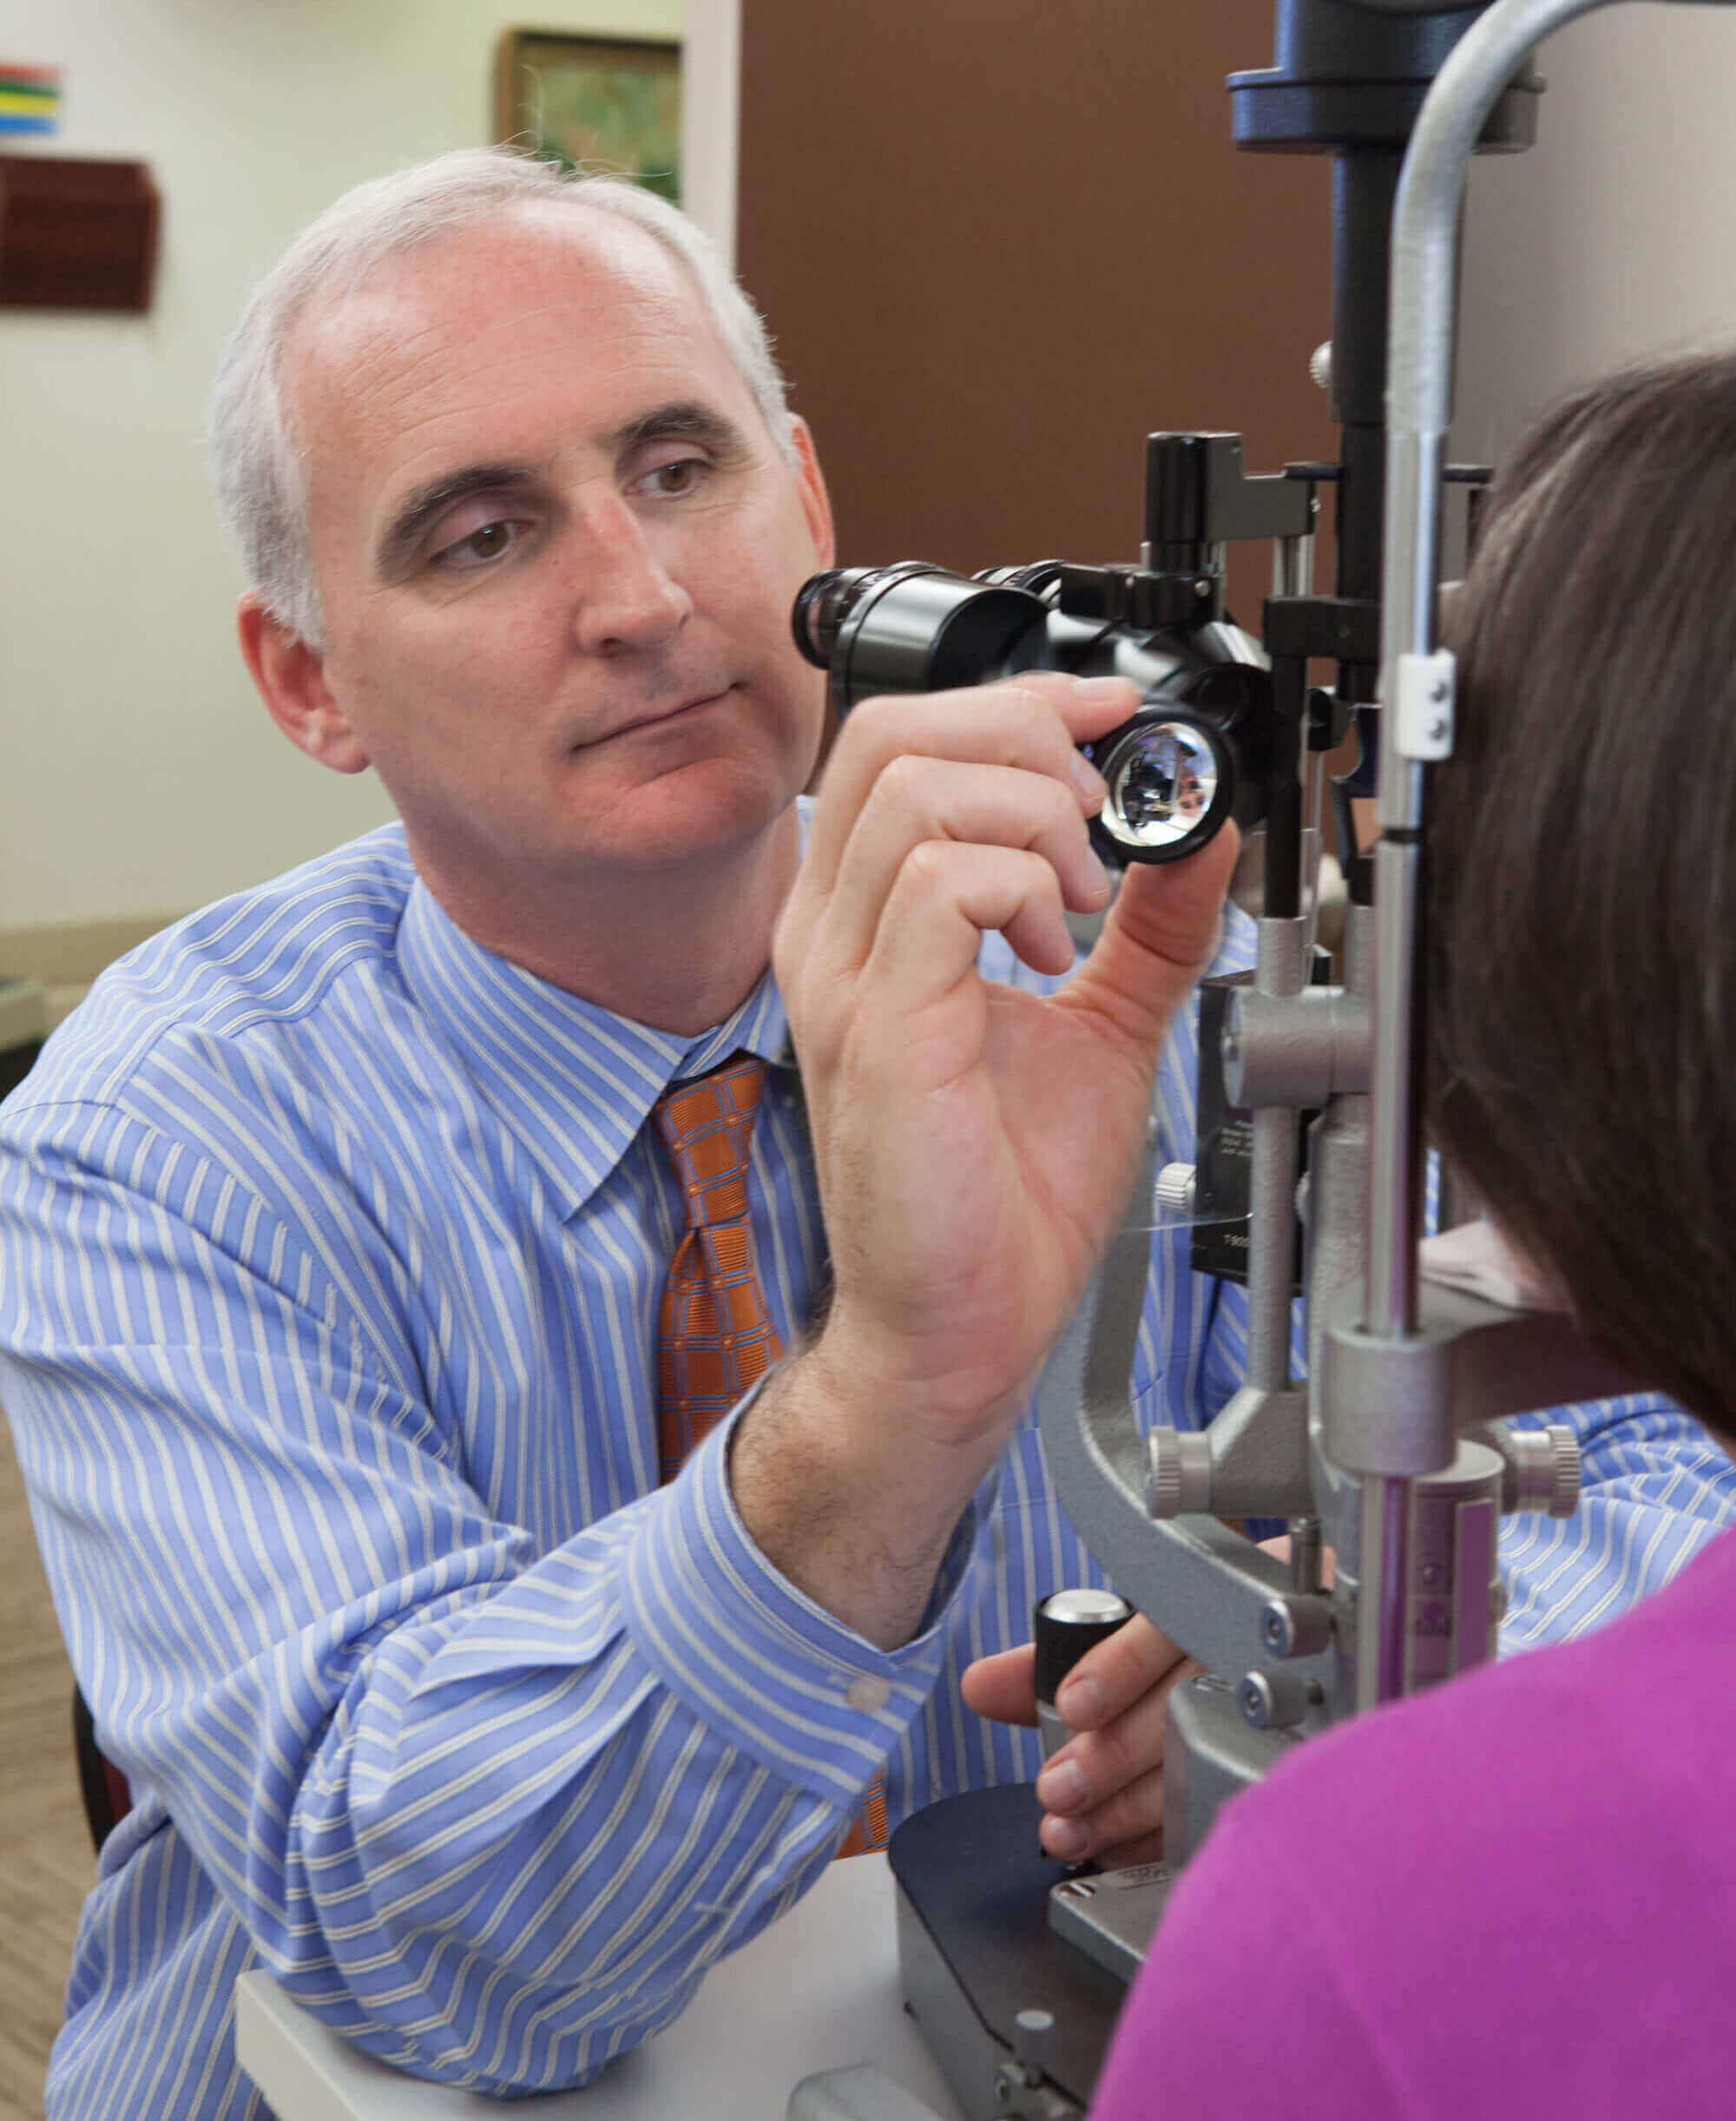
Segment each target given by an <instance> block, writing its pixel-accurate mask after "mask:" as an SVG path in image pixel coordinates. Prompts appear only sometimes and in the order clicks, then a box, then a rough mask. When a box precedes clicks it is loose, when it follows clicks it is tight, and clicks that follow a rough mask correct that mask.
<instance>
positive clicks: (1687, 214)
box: [1455, 6, 1736, 457]
mask: <svg viewBox="0 0 1736 2121" xmlns="http://www.w3.org/2000/svg"><path fill="white" fill-rule="evenodd" d="M1538 64H1539V66H1540V68H1541V69H1542V73H1543V75H1544V76H1545V79H1546V80H1547V82H1548V83H1549V88H1548V92H1547V93H1546V94H1545V96H1544V97H1543V99H1542V105H1541V107H1540V112H1539V121H1538V144H1537V145H1536V147H1535V148H1532V149H1531V150H1530V151H1529V153H1528V154H1525V155H1516V156H1514V157H1512V158H1510V159H1509V158H1504V157H1499V156H1491V157H1489V158H1486V159H1484V160H1483V161H1480V162H1478V163H1477V164H1476V168H1474V170H1473V173H1472V179H1471V186H1470V200H1469V207H1468V212H1467V215H1466V234H1465V276H1464V320H1463V331H1462V333H1461V337H1460V346H1461V348H1462V353H1461V359H1460V382H1459V391H1458V409H1459V417H1458V420H1457V426H1456V429H1455V443H1456V447H1457V451H1458V453H1460V454H1461V455H1462V456H1464V457H1470V456H1471V455H1473V454H1476V455H1481V454H1483V453H1486V452H1488V451H1490V450H1491V449H1496V448H1498V447H1499V446H1500V445H1502V444H1503V443H1505V442H1506V441H1508V440H1509V439H1510V438H1512V436H1513V434H1514V432H1515V431H1516V427H1517V426H1518V425H1519V424H1520V423H1521V422H1522V420H1523V419H1524V418H1527V417H1528V416H1529V414H1530V413H1532V412H1535V411H1536V410H1537V409H1539V408H1540V407H1541V406H1542V405H1544V404H1546V403H1547V402H1548V401H1549V399H1551V398H1553V397H1555V396H1556V395H1557V394H1558V393H1559V392H1562V390H1564V389H1565V388H1567V387H1568V385H1570V384H1572V383H1573V382H1575V380H1577V379H1581V378H1584V377H1589V376H1593V375H1595V374H1597V373H1598V372H1600V371H1601V370H1603V369H1607V368H1609V367H1613V366H1616V365H1617V364H1618V363H1621V362H1623V361H1627V360H1629V359H1634V358H1635V357H1637V356H1639V355H1641V354H1644V353H1647V352H1653V351H1660V350H1662V349H1664V348H1667V347H1678V346H1687V345H1690V344H1693V343H1696V342H1701V341H1706V340H1713V341H1718V342H1728V341H1730V340H1732V339H1736V215H1733V214H1732V210H1731V203H1730V202H1731V200H1732V198H1733V196H1736V128H1733V127H1732V125H1731V122H1730V109H1731V99H1732V93H1733V90H1736V16H1733V15H1732V13H1731V10H1729V9H1727V8H1721V7H1707V8H1699V7H1633V6H1627V7H1611V8H1608V9H1606V10H1602V11H1601V12H1600V13H1598V14H1595V15H1593V16H1588V17H1587V18H1585V19H1583V20H1581V21H1580V22H1577V23H1574V24H1572V25H1571V26H1570V27H1569V28H1568V29H1566V30H1562V32H1561V33H1560V35H1559V36H1555V37H1552V38H1551V39H1550V40H1549V43H1547V44H1545V45H1544V46H1543V47H1542V50H1541V52H1540V54H1539V56H1538Z"/></svg>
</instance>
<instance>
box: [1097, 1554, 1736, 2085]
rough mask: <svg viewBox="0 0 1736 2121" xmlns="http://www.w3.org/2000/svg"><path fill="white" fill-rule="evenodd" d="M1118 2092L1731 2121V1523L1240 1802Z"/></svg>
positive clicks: (1162, 1960)
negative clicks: (1582, 1629) (1616, 1614)
mask: <svg viewBox="0 0 1736 2121" xmlns="http://www.w3.org/2000/svg"><path fill="white" fill-rule="evenodd" d="M1098 2094H1099V2096H1098V2098H1097V2102H1096V2104H1095V2106H1094V2108H1093V2110H1092V2114H1093V2121H1144V2118H1146V2117H1150V2118H1152V2121H1158V2118H1160V2117H1161V2121H1210V2118H1211V2117H1213V2116H1219V2115H1224V2116H1228V2115H1236V2116H1239V2117H1240V2116H1266V2115H1278V2114H1284V2113H1291V2114H1307V2115H1315V2114H1318V2115H1323V2116H1330V2117H1331V2118H1332V2121H1351V2118H1352V2117H1355V2116H1358V2115H1375V2114H1378V2115H1385V2116H1402V2117H1404V2121H1423V2117H1425V2116H1427V2117H1430V2118H1432V2117H1437V2116H1438V2117H1440V2118H1441V2121H1499V2117H1502V2116H1505V2115H1511V2116H1514V2117H1516V2118H1522V2121H1550V2118H1551V2117H1553V2116H1555V2115H1561V2116H1564V2117H1566V2116H1571V2117H1572V2118H1573V2121H1595V2117H1598V2116H1608V2117H1610V2121H1615V2118H1616V2117H1620V2121H1637V2118H1638V2117H1641V2116H1650V2115H1654V2114H1656V2115H1662V2116H1667V2117H1669V2121H1697V2118H1699V2117H1706V2121H1710V2118H1711V2117H1713V2116H1716V2117H1719V2121H1727V2118H1728V2117H1729V2116H1731V2115H1736V1532H1733V1533H1726V1535H1724V1536H1723V1537H1722V1538H1720V1539H1719V1540H1718V1541H1717V1542H1716V1543H1715V1544H1714V1545H1713V1546H1712V1547H1711V1548H1710V1549H1709V1550H1708V1551H1706V1553H1705V1554H1704V1555H1703V1556H1702V1557H1701V1558H1700V1559H1698V1560H1697V1561H1696V1562H1694V1563H1693V1564H1692V1565H1691V1566H1690V1567H1689V1568H1688V1569H1687V1570H1686V1571H1684V1573H1683V1574H1682V1575H1681V1576H1680V1578H1678V1579H1677V1581H1676V1582H1675V1583H1674V1584H1671V1585H1670V1586H1669V1588H1668V1589H1667V1590H1665V1591H1660V1592H1659V1593H1658V1594H1657V1595H1656V1596H1655V1597H1653V1598H1650V1599H1648V1600H1647V1602H1646V1603H1645V1604H1643V1605H1641V1606H1639V1607H1637V1608H1636V1609H1635V1610H1634V1611H1633V1612H1631V1613H1629V1614H1628V1615H1627V1616H1626V1617H1624V1618H1623V1619H1621V1620H1620V1621H1618V1622H1616V1623H1615V1624H1613V1625H1612V1626H1610V1627H1608V1628H1607V1629H1604V1630H1601V1632H1599V1633H1598V1634H1596V1635H1595V1636H1592V1637H1587V1638H1586V1639H1585V1640H1584V1641H1582V1642H1576V1643H1568V1644H1567V1645H1565V1646H1564V1647H1562V1648H1560V1649H1555V1650H1540V1651H1538V1652H1536V1653H1535V1654H1534V1655H1531V1656H1527V1657H1516V1658H1514V1659H1512V1660H1510V1661H1509V1662H1508V1663H1503V1664H1500V1665H1496V1666H1491V1667H1489V1669H1487V1670H1483V1671H1482V1672H1479V1673H1477V1674H1476V1675H1475V1676H1472V1677H1470V1678H1469V1679H1465V1680H1462V1681H1459V1682H1457V1683H1454V1684H1452V1685H1450V1686H1446V1687H1443V1688H1441V1689H1439V1690H1437V1691H1435V1692H1433V1693H1430V1694H1428V1695H1425V1696H1421V1697H1419V1698H1417V1699H1415V1700H1412V1701H1409V1702H1404V1703H1397V1704H1395V1705H1394V1706H1393V1707H1392V1708H1391V1709H1381V1710H1378V1711H1377V1712H1376V1713H1375V1714H1373V1715H1371V1716H1365V1717H1362V1718H1358V1720H1357V1721H1356V1722H1353V1723H1351V1724H1349V1725H1346V1726H1345V1727H1344V1728H1342V1729H1338V1730H1334V1731H1332V1732H1330V1733H1328V1734H1326V1735H1325V1736H1322V1737H1319V1738H1316V1739H1312V1740H1311V1741H1309V1742H1307V1743H1306V1744H1305V1745H1303V1746H1301V1747H1299V1749H1298V1750H1297V1752H1296V1755H1295V1756H1294V1757H1293V1758H1292V1759H1290V1760H1286V1762H1284V1764H1283V1766H1282V1767H1281V1768H1280V1769H1279V1770H1278V1771H1277V1773H1276V1774H1274V1775H1272V1777H1271V1778H1270V1780H1269V1781H1268V1782H1266V1784H1265V1785H1264V1786H1263V1787H1262V1788H1259V1789H1257V1790H1254V1791H1252V1792H1250V1793H1249V1794H1248V1795H1246V1796H1244V1797H1241V1798H1239V1799H1238V1800H1237V1801H1236V1802H1235V1803H1234V1804H1233V1805H1232V1806H1231V1807H1229V1808H1228V1809H1227V1810H1226V1813H1225V1815H1224V1816H1223V1817H1222V1819H1221V1820H1220V1822H1219V1824H1218V1826H1217V1827H1216V1828H1215V1829H1214V1830H1213V1834H1211V1836H1210V1838H1209V1839H1208V1841H1207V1843H1206V1846H1205V1847H1204V1848H1202V1849H1201V1850H1200V1854H1199V1855H1198V1856H1197V1857H1196V1858H1195V1860H1194V1861H1193V1863H1192V1864H1191V1865H1190V1866H1189V1867H1188V1870H1187V1875H1186V1877H1185V1879H1184V1880H1183V1881H1182V1883H1181V1885H1180V1887H1178V1888H1177V1891H1176V1894H1175V1897H1174V1900H1172V1902H1171V1904H1170V1908H1169V1912H1168V1914H1167V1918H1166V1920H1165V1921H1164V1924H1163V1927H1162V1929H1161V1932H1160V1933H1159V1936H1158V1940H1157V1942H1156V1945H1155V1946H1154V1950H1153V1953H1152V1956H1151V1958H1150V1959H1149V1960H1148V1961H1147V1965H1146V1967H1145V1970H1144V1972H1143V1973H1142V1974H1141V1977H1140V1979H1139V1981H1138V1982H1137V1984H1136V1985H1135V1986H1134V1991H1133V1993H1132V1996H1131V1997H1130V1999H1129V2000H1128V2007H1127V2010H1126V2012H1125V2014H1124V2015H1123V2017H1122V2019H1121V2027H1120V2030H1119V2032H1118V2033H1117V2036H1116V2039H1115V2045H1114V2047H1113V2048H1112V2050H1111V2052H1110V2055H1109V2058H1108V2063H1107V2064H1106V2065H1105V2068H1104V2072H1103V2076H1102V2078H1101V2083H1100V2085H1099V2086H1098Z"/></svg>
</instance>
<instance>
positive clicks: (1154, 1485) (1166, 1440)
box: [1145, 1429, 1212, 1518]
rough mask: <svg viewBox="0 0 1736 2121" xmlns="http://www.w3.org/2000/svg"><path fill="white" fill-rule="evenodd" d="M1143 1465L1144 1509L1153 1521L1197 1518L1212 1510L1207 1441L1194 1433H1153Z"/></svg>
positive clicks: (1210, 1448) (1210, 1470) (1190, 1431)
mask: <svg viewBox="0 0 1736 2121" xmlns="http://www.w3.org/2000/svg"><path fill="white" fill-rule="evenodd" d="M1146 1463H1147V1467H1148V1468H1149V1471H1148V1472H1147V1479H1146V1493H1145V1500H1146V1508H1147V1510H1148V1511H1149V1512H1151V1514H1152V1516H1153V1517H1157V1518H1167V1517H1197V1516H1199V1515H1200V1514H1201V1513H1202V1512H1205V1511H1207V1510H1209V1509H1210V1508H1211V1506H1212V1446H1211V1441H1210V1439H1209V1438H1207V1436H1205V1435H1204V1434H1202V1433H1200V1432H1199V1431H1197V1430H1193V1429H1154V1430H1153V1431H1152V1432H1151V1433H1150V1435H1149V1436H1147V1439H1146Z"/></svg>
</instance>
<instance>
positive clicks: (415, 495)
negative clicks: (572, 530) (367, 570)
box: [374, 464, 536, 581]
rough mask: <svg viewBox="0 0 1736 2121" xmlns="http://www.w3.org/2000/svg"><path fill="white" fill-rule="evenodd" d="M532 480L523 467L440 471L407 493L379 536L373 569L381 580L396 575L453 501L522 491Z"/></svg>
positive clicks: (528, 469)
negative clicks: (485, 494) (484, 494)
mask: <svg viewBox="0 0 1736 2121" xmlns="http://www.w3.org/2000/svg"><path fill="white" fill-rule="evenodd" d="M535 478H536V471H535V470H534V468H533V467H532V466H531V465H529V464H465V465H464V468H463V469H462V470H461V471H444V472H443V473H442V474H441V475H440V477H439V478H431V479H429V480H428V481H427V483H426V484H424V485H420V486H416V487H413V488H412V489H411V491H410V492H409V493H407V494H406V495H405V496H404V499H403V500H402V502H400V503H399V504H398V508H397V510H395V511H394V513H393V515H392V518H391V522H390V523H389V524H387V525H386V527H385V530H384V531H383V532H382V533H381V536H380V540H379V543H378V548H377V549H376V550H375V554H374V566H375V569H376V570H377V571H378V574H379V575H380V576H381V578H382V579H383V580H387V581H389V580H390V579H391V577H392V576H394V575H396V574H398V572H399V571H400V570H402V568H403V567H404V564H405V563H406V562H407V561H408V560H409V559H410V557H411V554H412V553H413V552H414V551H415V550H416V548H417V545H418V543H419V542H420V541H421V538H422V537H423V535H424V532H425V531H426V530H427V529H428V526H429V524H431V523H433V522H435V521H436V520H437V518H438V517H440V516H441V515H443V514H444V511H445V510H447V509H449V508H450V507H451V505H452V504H453V503H454V502H455V501H465V500H468V499H469V498H470V496H471V495H472V494H473V493H497V492H499V491H501V490H502V489H503V488H506V489H509V490H510V489H513V488H518V489H522V488H523V487H525V486H528V485H529V484H531V483H532V482H533V481H534V480H535Z"/></svg>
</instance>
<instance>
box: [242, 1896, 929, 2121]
mask: <svg viewBox="0 0 1736 2121" xmlns="http://www.w3.org/2000/svg"><path fill="white" fill-rule="evenodd" d="M235 2041H236V2046H237V2049H238V2051H239V2053H240V2060H241V2066H242V2067H243V2069H245V2070H246V2071H247V2072H248V2073H249V2074H250V2075H251V2076H252V2078H253V2081H254V2082H255V2083H256V2084H257V2085H259V2087H260V2090H261V2091H263V2092H264V2093H265V2095H266V2098H267V2099H268V2100H269V2101H270V2102H271V2104H272V2105H273V2108H274V2109H275V2110H276V2111H277V2114H278V2117H279V2121H501V2117H502V2116H503V2114H523V2115H524V2116H525V2117H526V2121H530V2118H531V2117H533V2116H534V2117H535V2118H536V2121H783V2117H784V2110H785V2107H786V2105H787V2103H788V2100H789V2097H790V2093H791V2092H792V2091H793V2090H794V2088H795V2086H796V2085H797V2084H798V2083H799V2082H800V2080H801V2079H802V2078H804V2077H807V2076H810V2075H812V2072H815V2071H817V2070H835V2069H846V2068H848V2067H850V2066H851V2065H852V2064H855V2063H861V2062H872V2063H875V2064H876V2065H878V2067H879V2068H880V2069H882V2070H884V2072H885V2073H886V2074H887V2075H888V2076H889V2077H891V2078H895V2079H896V2080H897V2081H898V2083H899V2084H901V2085H904V2087H905V2089H906V2090H907V2091H912V2092H914V2093H915V2094H916V2095H917V2097H918V2098H923V2099H926V2100H927V2102H928V2104H929V2105H930V2106H932V2107H933V2108H934V2110H935V2112H936V2113H937V2115H940V2116H944V2121H963V2117H962V2115H961V2112H960V2109H959V2107H958V2105H957V2101H956V2100H955V2099H954V2098H953V2097H952V2094H951V2093H950V2091H949V2090H948V2089H947V2085H946V2081H945V2079H944V2078H943V2077H942V2076H941V2074H940V2071H939V2069H938V2067H937V2065H936V2063H935V2061H934V2059H933V2058H932V2057H931V2056H930V2053H929V2052H928V2049H927V2048H926V2047H925V2046H924V2044H923V2040H922V2038H921V2036H920V2034H918V2032H917V2030H916V2027H915V2026H914V2025H912V2024H911V2020H910V2019H908V2018H907V2017H906V2016H905V2015H904V2008H903V2006H902V2003H901V2001H900V1999H899V1993H898V1940H897V1934H896V1929H895V1924H894V1915H893V1887H892V1880H891V1873H890V1872H889V1871H888V1869H887V1867H886V1859H885V1857H884V1855H872V1856H855V1857H852V1858H851V1859H850V1861H847V1862H844V1863H834V1864H832V1866H831V1867H830V1868H829V1869H828V1870H827V1872H826V1873H825V1876H824V1877H823V1878H822V1879H821V1880H820V1881H819V1885H818V1886H816V1887H814V1889H813V1891H812V1893H810V1894H808V1895H807V1897H806V1900H802V1901H800V1902H799V1904H798V1905H797V1906H796V1907H793V1908H792V1909H791V1911H790V1913H789V1914H786V1916H785V1917H784V1919H783V1920H782V1921H780V1922H774V1923H773V1925H772V1927H770V1928H769V1929H767V1930H766V1931H764V1932H763V1933H761V1934H760V1935H759V1936H758V1937H756V1938H755V1939H754V1940H753V1943H752V1944H750V1945H748V1946H746V1947H745V1948H744V1949H743V1950H741V1951H740V1952H738V1953H735V1954H734V1956H733V1958H730V1959H727V1960H724V1961H723V1963H722V1964H721V1965H720V1966H714V1967H713V1969H712V1971H711V1973H708V1974H707V1976H706V1978H705V1979H704V1981H703V1982H701V1983H700V1991H699V1993H698V1995H697V1996H696V1997H695V1998H694V2000H693V2002H692V2003H691V2004H690V2005H689V2006H688V2007H687V2010H686V2012H684V2013H683V2014H682V2016H681V2018H680V2019H677V2020H676V2022H675V2023H674V2025H672V2026H671V2027H670V2028H669V2030H668V2031H667V2032H665V2033H661V2034H660V2035H659V2036H658V2038H657V2039H654V2040H652V2041H649V2042H648V2044H647V2045H645V2046H644V2047H642V2048H641V2049H639V2050H638V2051H637V2052H635V2053H633V2054H631V2055H628V2056H625V2057H623V2058H622V2059H621V2061H620V2062H618V2063H615V2065H612V2066H611V2067H610V2068H609V2069H608V2070H606V2071H605V2072H603V2074H602V2077H600V2078H598V2079H597V2080H596V2082H595V2084H592V2085H588V2086H587V2087H586V2088H585V2089H584V2090H583V2091H556V2092H550V2093H549V2094H548V2096H547V2097H545V2098H533V2099H522V2100H515V2101H513V2102H512V2104H511V2105H502V2104H501V2103H500V2102H499V2101H498V2100H496V2099H490V2098H481V2097H479V2096H478V2095H477V2094H476V2093H474V2092H469V2091H451V2090H449V2089H448V2088H447V2087H446V2086H444V2085H428V2084H422V2083H420V2082H418V2080H417V2079H416V2078H410V2077H405V2076H403V2075H401V2074H400V2073H399V2072H398V2071H396V2070H390V2069H388V2068H386V2066H385V2064H384V2063H380V2062H376V2061H375V2060H374V2059H373V2058H372V2056H369V2055H365V2054H363V2053H361V2052H359V2051H358V2049H356V2048H353V2047H352V2046H351V2045H349V2044H348V2043H347V2042H346V2041H345V2040H342V2039H339V2038H338V2036H337V2035H336V2034H335V2033H332V2032H327V2031H326V2030H325V2027H324V2026H323V2025H319V2024H318V2023H316V2021H315V2020H314V2019H312V2018H310V2017H309V2016H308V2015H307V2013H306V2012H305V2011H303V2010H302V2009H301V2008H300V2007H299V2006H298V2005H296V2004H294V2003H292V2002H291V2001H290V1999H289V1998H288V1997H287V1996H286V1995H285V1994H284V1993H283V1991H282V1990H281V1989H279V1987H278V1986H277V1985H276V1984H275V1982H273V1980H271V1979H270V1978H269V1977H268V1976H267V1975H266V1974H263V1973H248V1974H244V1975H243V1976H242V1977H241V1979H240V1981H238V1982H237V1983H236V1985H235Z"/></svg>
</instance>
